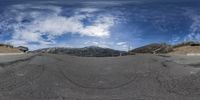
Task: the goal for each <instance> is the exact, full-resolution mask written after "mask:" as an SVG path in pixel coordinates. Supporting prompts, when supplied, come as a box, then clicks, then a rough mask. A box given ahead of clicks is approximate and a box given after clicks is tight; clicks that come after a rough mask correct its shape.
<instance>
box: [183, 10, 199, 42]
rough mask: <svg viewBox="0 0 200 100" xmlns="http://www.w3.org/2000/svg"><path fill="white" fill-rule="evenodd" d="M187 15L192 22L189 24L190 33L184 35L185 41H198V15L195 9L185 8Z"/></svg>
mask: <svg viewBox="0 0 200 100" xmlns="http://www.w3.org/2000/svg"><path fill="white" fill-rule="evenodd" d="M185 14H186V15H187V16H189V17H190V18H191V19H192V21H193V22H192V24H191V26H190V30H189V31H190V33H189V34H188V35H187V36H186V37H185V39H184V40H185V41H200V15H198V14H197V13H196V12H195V11H193V10H190V9H186V13H185Z"/></svg>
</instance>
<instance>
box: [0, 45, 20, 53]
mask: <svg viewBox="0 0 200 100" xmlns="http://www.w3.org/2000/svg"><path fill="white" fill-rule="evenodd" d="M0 53H22V51H20V50H19V49H17V48H14V47H13V46H11V45H5V44H0Z"/></svg>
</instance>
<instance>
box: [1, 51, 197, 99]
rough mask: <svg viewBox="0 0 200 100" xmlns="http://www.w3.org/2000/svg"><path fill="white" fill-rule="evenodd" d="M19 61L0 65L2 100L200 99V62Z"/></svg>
mask: <svg viewBox="0 0 200 100" xmlns="http://www.w3.org/2000/svg"><path fill="white" fill-rule="evenodd" d="M17 56H18V57H16V56H13V58H15V60H12V61H9V60H8V61H6V60H4V61H1V63H0V65H1V67H0V100H199V98H200V77H199V76H200V73H199V71H200V69H199V68H198V66H197V65H195V66H192V64H197V63H198V62H199V61H197V59H198V58H187V56H183V57H182V56H166V55H165V56H160V55H158V56H156V55H141V54H140V55H133V56H124V57H106V58H94V57H88V58H87V57H73V56H67V55H51V54H40V55H31V56H27V55H17ZM24 56H25V57H24ZM23 57H24V58H23ZM3 58H4V57H2V56H0V60H2V59H3ZM7 59H8V58H7ZM192 59H194V60H195V61H194V60H192Z"/></svg>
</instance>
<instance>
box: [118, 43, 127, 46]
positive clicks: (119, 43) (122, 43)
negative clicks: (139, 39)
mask: <svg viewBox="0 0 200 100" xmlns="http://www.w3.org/2000/svg"><path fill="white" fill-rule="evenodd" d="M125 44H127V43H126V42H118V43H117V45H119V46H120V45H125Z"/></svg>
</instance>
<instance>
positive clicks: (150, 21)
mask: <svg viewBox="0 0 200 100" xmlns="http://www.w3.org/2000/svg"><path fill="white" fill-rule="evenodd" d="M199 5H200V2H199V1H198V0H105V1H102V0H3V1H1V2H0V42H3V43H9V44H13V45H15V46H20V45H22V46H27V47H29V48H30V49H31V50H34V49H39V48H46V47H84V46H91V45H95V46H101V47H108V48H113V49H118V50H128V48H136V47H139V46H143V45H146V44H149V43H161V42H162V43H163V42H165V43H169V44H176V43H180V42H183V41H189V40H194V41H200V34H199V33H200V6H199Z"/></svg>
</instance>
